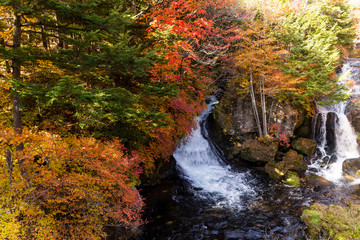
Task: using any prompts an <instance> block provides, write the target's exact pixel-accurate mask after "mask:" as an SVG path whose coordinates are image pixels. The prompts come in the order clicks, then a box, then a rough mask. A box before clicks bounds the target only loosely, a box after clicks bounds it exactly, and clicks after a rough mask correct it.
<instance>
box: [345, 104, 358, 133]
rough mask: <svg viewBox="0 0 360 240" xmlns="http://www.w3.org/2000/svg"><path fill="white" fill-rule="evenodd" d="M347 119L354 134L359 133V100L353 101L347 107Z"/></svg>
mask: <svg viewBox="0 0 360 240" xmlns="http://www.w3.org/2000/svg"><path fill="white" fill-rule="evenodd" d="M347 112H348V118H349V120H350V122H351V125H352V126H353V127H354V130H355V132H356V133H360V98H357V99H353V100H352V101H350V102H349V104H348V106H347Z"/></svg>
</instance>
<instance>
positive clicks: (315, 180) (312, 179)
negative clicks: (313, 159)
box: [305, 174, 335, 189]
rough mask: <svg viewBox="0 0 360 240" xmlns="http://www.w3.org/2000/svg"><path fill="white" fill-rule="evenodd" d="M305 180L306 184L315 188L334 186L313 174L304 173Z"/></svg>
mask: <svg viewBox="0 0 360 240" xmlns="http://www.w3.org/2000/svg"><path fill="white" fill-rule="evenodd" d="M305 180H306V185H308V186H309V187H314V188H317V189H322V188H329V187H334V186H335V185H334V184H333V183H332V182H330V181H328V180H326V179H325V178H323V177H321V176H317V175H314V174H310V175H306V176H305Z"/></svg>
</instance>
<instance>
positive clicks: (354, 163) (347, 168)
mask: <svg viewBox="0 0 360 240" xmlns="http://www.w3.org/2000/svg"><path fill="white" fill-rule="evenodd" d="M342 166H343V173H344V175H349V176H352V177H355V178H360V158H353V159H347V160H345V161H344V162H343V165H342Z"/></svg>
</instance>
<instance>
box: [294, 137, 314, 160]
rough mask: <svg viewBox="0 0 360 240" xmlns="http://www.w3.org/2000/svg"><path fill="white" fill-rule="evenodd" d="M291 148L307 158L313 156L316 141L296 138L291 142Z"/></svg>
mask: <svg viewBox="0 0 360 240" xmlns="http://www.w3.org/2000/svg"><path fill="white" fill-rule="evenodd" d="M291 146H292V147H293V148H294V149H295V150H296V151H298V152H299V153H301V154H304V155H305V156H306V157H307V158H311V157H312V156H314V154H315V151H316V141H314V140H312V139H309V138H298V139H295V140H294V141H292V143H291Z"/></svg>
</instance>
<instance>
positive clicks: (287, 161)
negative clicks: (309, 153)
mask: <svg viewBox="0 0 360 240" xmlns="http://www.w3.org/2000/svg"><path fill="white" fill-rule="evenodd" d="M282 162H283V165H284V169H286V170H287V171H288V170H290V171H295V172H305V171H306V169H307V163H306V162H305V161H304V157H303V156H302V155H300V154H299V153H297V152H296V151H294V150H289V152H287V153H286V155H285V156H284V158H283V161H282Z"/></svg>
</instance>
